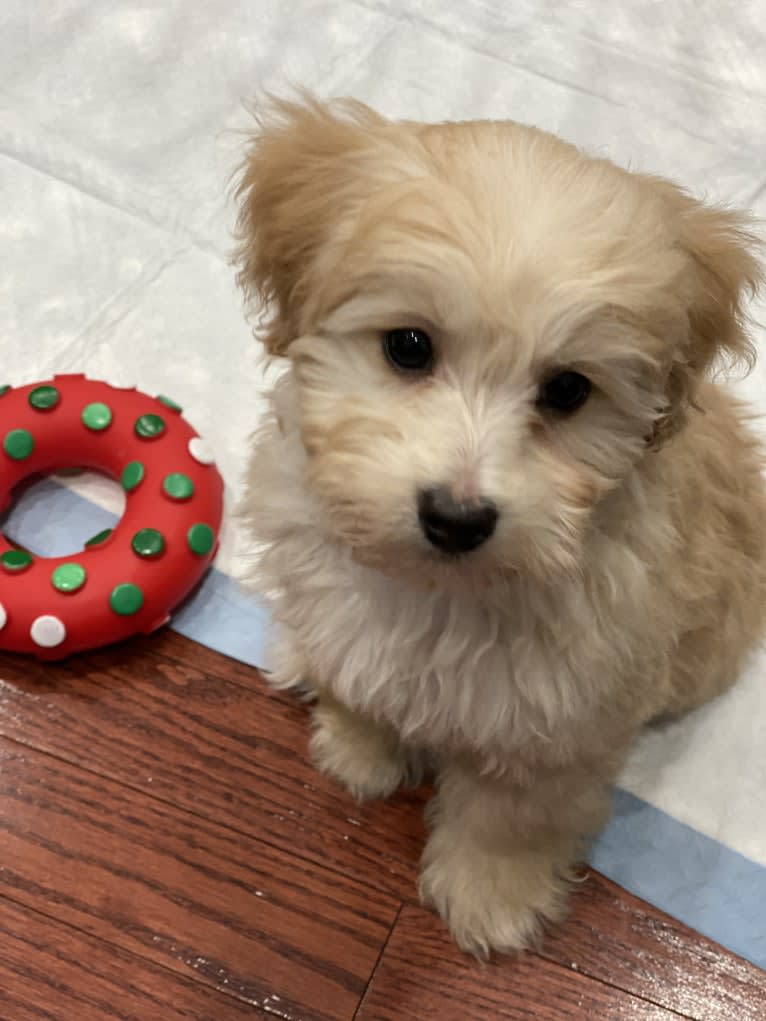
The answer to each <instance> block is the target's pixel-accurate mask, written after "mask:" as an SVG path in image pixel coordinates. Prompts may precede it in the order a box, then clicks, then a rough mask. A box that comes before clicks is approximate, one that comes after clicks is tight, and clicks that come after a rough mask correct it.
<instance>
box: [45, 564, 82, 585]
mask: <svg viewBox="0 0 766 1021" xmlns="http://www.w3.org/2000/svg"><path fill="white" fill-rule="evenodd" d="M86 577H87V575H86V572H85V568H84V567H81V566H80V565H79V564H60V565H59V566H58V567H57V568H56V569H55V570H54V572H53V574H52V575H51V583H52V584H53V587H54V588H55V589H57V590H58V591H59V592H77V590H78V589H81V588H82V587H83V585H84V584H85V579H86Z"/></svg>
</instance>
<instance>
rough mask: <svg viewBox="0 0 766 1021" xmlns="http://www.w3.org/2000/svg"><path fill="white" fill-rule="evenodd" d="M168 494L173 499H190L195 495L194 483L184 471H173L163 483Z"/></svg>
mask: <svg viewBox="0 0 766 1021" xmlns="http://www.w3.org/2000/svg"><path fill="white" fill-rule="evenodd" d="M162 488H163V489H164V491H165V493H166V494H167V496H169V497H170V499H171V500H189V499H191V497H192V496H194V483H193V482H192V480H191V479H190V478H189V476H188V475H184V473H183V472H171V473H170V475H166V476H165V479H164V481H163V483H162Z"/></svg>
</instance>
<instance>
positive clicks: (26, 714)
mask: <svg viewBox="0 0 766 1021" xmlns="http://www.w3.org/2000/svg"><path fill="white" fill-rule="evenodd" d="M185 642H186V640H185V639H182V638H180V637H179V636H177V635H174V634H173V633H172V632H169V631H166V632H163V633H162V634H161V635H160V636H156V637H154V638H148V639H140V640H138V641H136V642H133V643H130V644H129V645H126V646H123V647H120V648H118V649H111V650H107V651H105V652H99V653H96V654H92V655H89V656H82V657H77V658H76V659H73V660H71V661H68V662H66V663H64V664H60V665H57V666H56V667H55V668H51V667H50V666H43V665H40V664H38V663H34V662H28V661H26V660H21V659H18V658H15V657H11V656H7V655H6V656H0V677H2V679H3V680H2V681H0V733H3V734H5V735H7V736H9V737H13V738H15V739H16V740H18V741H22V742H24V743H26V744H29V745H31V746H33V747H36V748H39V749H42V750H45V751H49V752H51V753H53V754H55V755H57V756H60V757H62V758H65V759H67V760H68V761H70V762H72V763H75V764H78V765H81V766H83V767H85V768H87V769H90V770H93V771H94V772H97V773H100V774H102V775H104V776H109V777H111V778H113V779H115V780H118V781H119V782H121V783H125V784H129V785H131V786H133V787H136V788H138V789H141V790H144V791H146V792H150V793H151V794H152V795H153V796H154V797H157V798H162V799H163V800H166V801H168V802H171V803H172V804H175V805H180V806H183V807H185V808H187V809H189V810H190V811H193V812H195V813H196V814H198V815H201V816H204V817H206V818H208V819H211V820H215V821H217V822H220V823H222V824H224V825H227V826H231V827H233V828H237V829H239V830H243V831H244V832H246V833H248V834H249V835H251V836H254V837H257V838H258V839H260V840H264V841H268V842H269V843H271V844H273V845H274V846H276V847H280V848H282V849H283V850H285V851H286V852H288V853H290V854H294V853H298V854H300V855H301V856H303V857H306V858H308V859H310V860H312V861H314V862H317V863H319V864H322V865H323V866H329V867H334V868H337V869H338V870H339V871H340V872H342V873H344V874H346V875H353V876H356V877H357V878H358V879H359V880H360V881H364V882H368V883H371V884H374V885H376V886H380V887H381V888H383V889H385V890H386V891H388V892H389V893H391V894H392V895H394V896H400V897H401V896H412V895H413V892H414V889H415V877H416V872H417V863H418V860H419V858H420V852H421V850H422V846H423V841H424V839H425V831H424V826H423V821H422V812H421V809H422V806H423V803H424V801H425V793H424V792H422V791H419V792H412V793H409V794H407V793H405V794H402V795H400V796H399V797H397V798H396V799H395V800H392V801H391V802H387V803H385V804H376V805H365V806H358V805H356V804H355V803H354V802H353V800H352V799H351V797H350V796H349V795H348V794H347V793H346V792H345V791H344V790H342V789H341V788H340V787H338V786H337V785H336V784H334V783H332V782H331V781H328V780H325V779H323V778H322V777H320V776H319V775H318V774H317V773H316V771H315V770H314V768H313V766H312V765H311V763H310V762H309V761H308V757H307V744H308V713H307V709H306V707H305V706H302V705H301V704H300V703H299V702H297V701H296V700H295V699H292V698H289V697H286V696H282V697H279V696H275V695H273V694H271V693H267V687H266V685H265V683H264V681H263V679H262V678H261V677H260V676H259V674H258V673H257V672H256V671H255V670H253V669H251V668H249V667H245V666H243V665H242V664H239V663H235V662H233V661H231V660H228V659H226V658H224V657H223V656H220V655H218V654H216V653H213V652H210V651H209V650H207V649H203V648H201V647H199V646H192V648H193V649H194V651H193V654H192V655H189V654H188V651H187V650H188V648H189V646H191V645H192V643H187V644H184V643H185Z"/></svg>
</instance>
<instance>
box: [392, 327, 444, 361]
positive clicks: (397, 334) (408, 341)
mask: <svg viewBox="0 0 766 1021" xmlns="http://www.w3.org/2000/svg"><path fill="white" fill-rule="evenodd" d="M383 350H384V351H385V352H386V357H387V358H388V360H389V361H390V362H391V364H392V365H395V366H396V367H397V369H404V371H405V372H422V371H423V370H424V369H427V368H428V367H429V366H430V365H431V361H432V359H433V349H432V348H431V338H430V337H429V336H428V334H427V333H425V332H424V331H423V330H416V329H413V328H411V327H406V328H404V329H399V330H389V331H388V333H387V334H386V335H385V337H384V338H383Z"/></svg>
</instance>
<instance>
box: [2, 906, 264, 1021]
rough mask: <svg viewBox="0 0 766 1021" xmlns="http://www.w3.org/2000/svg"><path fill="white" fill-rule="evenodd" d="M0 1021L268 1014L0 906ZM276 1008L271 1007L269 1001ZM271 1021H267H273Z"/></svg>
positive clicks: (192, 1019)
mask: <svg viewBox="0 0 766 1021" xmlns="http://www.w3.org/2000/svg"><path fill="white" fill-rule="evenodd" d="M0 990H1V992H0V1021H106V1019H109V1021H136V1019H141V1021H144V1019H146V1021H266V1019H267V1018H268V1017H269V1015H268V1013H265V1012H264V1013H262V1012H261V1011H260V1010H258V1009H257V1008H255V1007H254V1006H252V1005H251V1004H247V1003H244V1002H242V1001H241V1000H238V999H234V998H233V997H229V996H221V995H219V994H218V993H216V992H215V991H214V990H212V989H210V988H208V987H207V986H205V985H202V984H201V983H200V982H194V981H189V980H186V979H183V978H181V977H180V976H178V975H176V974H174V973H173V972H171V971H167V970H166V969H164V968H160V967H157V966H155V965H151V964H147V963H146V962H145V961H141V960H139V959H138V958H135V957H133V956H132V955H131V954H128V953H125V951H122V950H118V949H117V948H116V947H114V946H111V945H110V944H108V943H104V942H102V941H101V940H98V939H94V938H93V937H92V936H86V935H85V934H84V933H81V932H77V931H75V930H74V929H71V928H70V927H69V926H65V925H61V924H60V923H59V922H56V921H54V920H53V919H51V918H47V917H45V916H44V915H40V914H38V913H37V912H36V911H30V910H29V908H26V907H25V908H21V907H19V905H18V904H14V903H12V902H11V901H8V900H4V899H2V898H0ZM273 1006H275V1007H278V1006H279V1003H278V1001H273ZM272 1021H273V1017H272Z"/></svg>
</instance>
